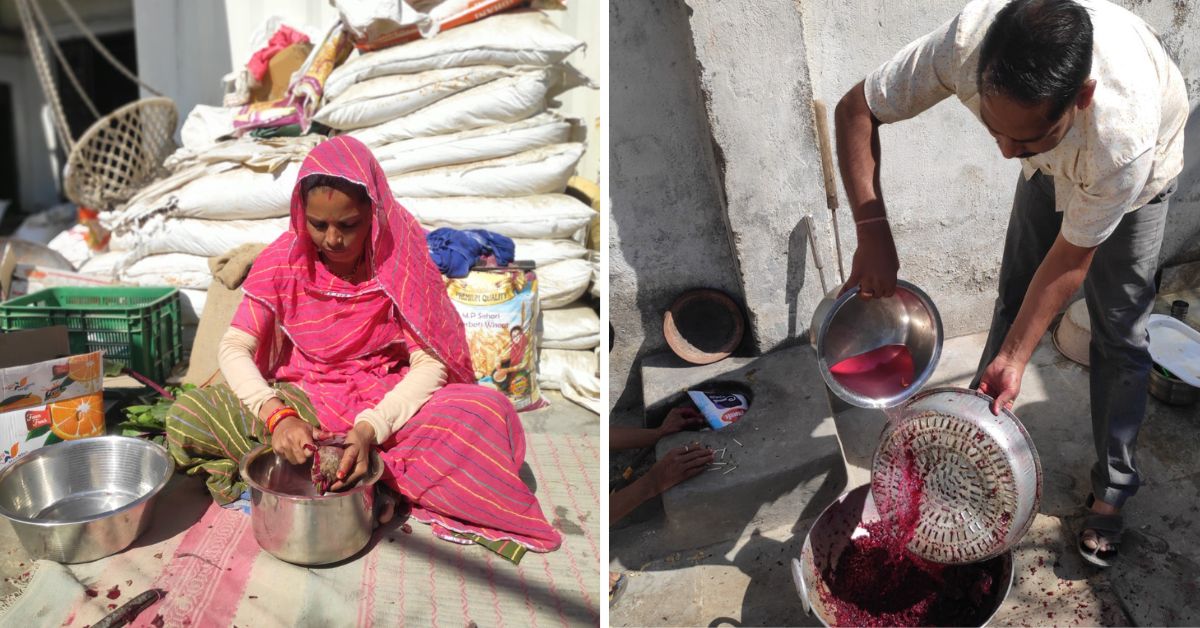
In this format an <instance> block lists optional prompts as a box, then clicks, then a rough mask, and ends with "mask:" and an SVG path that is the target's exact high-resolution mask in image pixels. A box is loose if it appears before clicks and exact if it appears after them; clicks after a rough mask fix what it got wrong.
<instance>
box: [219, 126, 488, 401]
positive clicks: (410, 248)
mask: <svg viewBox="0 0 1200 628" xmlns="http://www.w3.org/2000/svg"><path fill="white" fill-rule="evenodd" d="M311 175H331V176H334V177H338V178H341V179H345V180H347V181H351V182H353V183H357V184H359V185H361V186H363V187H364V188H365V189H366V190H367V194H368V196H370V198H371V207H372V220H371V237H370V240H369V241H368V242H367V246H366V248H365V251H364V255H366V256H367V258H366V262H367V264H368V266H369V268H370V269H371V271H372V279H371V280H370V281H367V282H365V283H362V284H359V285H353V284H350V283H348V282H345V281H343V280H341V279H339V278H337V277H335V276H334V275H333V274H332V273H330V272H328V271H327V270H325V268H324V267H323V264H322V263H321V262H320V259H319V257H318V254H317V249H316V246H315V245H314V244H313V241H312V238H311V237H309V235H308V230H307V227H306V218H305V215H304V200H305V199H304V198H303V193H302V191H301V187H302V186H301V182H303V181H304V179H305V177H308V176H311ZM242 289H243V290H244V291H245V293H246V296H247V297H249V298H251V299H254V300H255V301H258V302H259V303H261V304H263V305H265V306H266V307H267V308H269V309H270V310H271V311H272V312H273V313H274V315H275V321H276V322H277V323H278V325H279V327H280V328H281V329H282V330H283V332H284V334H285V335H286V338H287V340H288V341H290V343H291V345H292V348H293V349H294V350H298V351H300V352H301V353H303V354H304V355H305V357H307V358H308V360H311V361H313V362H317V363H321V364H325V365H331V366H334V365H337V364H339V363H342V362H345V361H349V360H356V359H359V358H363V357H365V356H370V355H373V354H378V353H381V352H383V351H384V350H385V349H387V348H388V347H389V346H390V345H393V344H395V343H397V342H403V340H404V337H405V333H404V332H405V331H407V332H408V335H409V336H410V337H411V338H414V339H415V340H416V341H417V342H418V343H420V344H421V345H422V346H421V347H420V348H423V349H425V350H426V352H429V353H431V354H432V355H434V356H435V357H436V358H438V360H439V361H441V362H442V363H443V364H444V365H446V371H447V376H448V380H449V383H455V382H458V383H473V382H474V381H475V380H474V377H473V375H474V372H473V370H472V367H471V357H470V350H469V349H468V347H467V338H466V332H465V330H464V328H463V324H462V319H461V318H460V317H459V315H458V312H457V311H456V310H455V309H454V305H453V304H452V303H451V302H450V298H449V297H448V296H447V295H446V288H445V283H444V281H443V280H442V276H441V273H439V272H438V270H437V268H436V267H435V266H434V264H433V260H431V259H430V257H429V249H428V246H427V245H426V243H425V234H424V232H423V231H422V230H421V227H420V225H418V224H417V221H416V219H415V218H413V216H412V214H409V213H408V211H407V210H405V209H404V208H403V207H401V206H400V204H399V203H397V202H396V199H395V198H393V197H392V191H391V188H390V187H389V186H388V182H387V177H386V176H385V175H384V173H383V169H382V168H380V166H379V162H378V161H377V160H376V159H375V156H374V155H372V154H371V151H370V150H369V149H367V147H366V146H364V145H363V144H362V142H360V141H358V140H356V139H354V138H352V137H348V136H344V135H343V136H339V137H335V138H333V139H330V140H328V141H326V142H323V143H322V144H320V145H318V146H317V147H316V148H314V149H313V150H312V152H310V153H309V154H308V157H306V158H305V160H304V163H303V164H302V165H301V167H300V174H299V176H298V177H297V178H296V187H295V189H294V190H293V192H292V220H291V231H289V232H288V233H285V234H283V235H281V236H279V238H278V239H276V240H275V241H274V242H272V243H271V245H270V246H268V247H267V248H266V249H265V250H264V251H263V252H262V254H260V255H259V256H258V259H257V260H255V262H254V266H253V267H252V268H251V270H250V274H249V276H247V277H246V281H245V282H244V283H243V284H242ZM397 315H398V318H397ZM318 330H319V332H320V333H314V332H317V331H318ZM267 344H269V343H261V344H260V354H259V356H258V357H259V362H260V365H265V360H264V359H263V356H264V355H265V354H264V353H263V352H262V351H261V350H263V349H266V350H267V351H268V353H269V349H270V348H269V347H267V346H265V345H267ZM273 370H274V369H271V371H273ZM266 374H267V375H271V373H270V372H268V373H266Z"/></svg>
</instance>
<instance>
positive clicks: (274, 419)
mask: <svg viewBox="0 0 1200 628" xmlns="http://www.w3.org/2000/svg"><path fill="white" fill-rule="evenodd" d="M293 416H294V417H296V418H300V413H299V412H296V410H295V409H294V408H289V407H287V406H284V407H282V408H280V409H278V410H276V411H274V412H272V413H271V416H269V417H267V432H268V433H270V434H274V433H275V428H277V427H279V424H280V423H282V422H283V420H284V419H286V418H288V417H293Z"/></svg>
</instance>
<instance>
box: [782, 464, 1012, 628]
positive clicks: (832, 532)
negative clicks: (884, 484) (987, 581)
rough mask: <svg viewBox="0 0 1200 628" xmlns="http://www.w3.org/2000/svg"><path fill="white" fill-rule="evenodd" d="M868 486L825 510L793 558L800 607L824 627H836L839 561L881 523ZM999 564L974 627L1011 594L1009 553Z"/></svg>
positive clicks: (991, 616)
mask: <svg viewBox="0 0 1200 628" xmlns="http://www.w3.org/2000/svg"><path fill="white" fill-rule="evenodd" d="M870 488H871V487H870V486H869V485H867V484H863V485H862V486H859V487H858V488H855V489H852V490H850V491H849V492H847V493H844V494H843V495H842V496H841V497H839V498H838V499H837V500H836V501H834V502H833V503H832V504H830V505H829V506H827V507H826V508H825V510H824V511H822V512H821V515H820V516H819V517H817V520H816V521H815V522H814V523H813V525H812V527H811V528H809V531H808V534H807V535H805V537H804V546H803V547H802V548H801V550H800V557H799V559H796V558H793V559H792V561H791V567H792V583H793V584H794V585H795V587H796V593H797V595H799V596H800V603H801V605H802V606H803V608H804V612H805V614H807V615H816V617H817V619H818V620H819V621H820V622H821V624H822V625H825V626H836V625H837V616H836V614H835V613H834V610H833V609H832V608H830V605H829V604H828V600H830V599H831V595H832V594H831V593H830V586H829V582H830V578H832V577H833V576H834V575H836V568H837V564H838V559H839V558H841V555H842V552H843V551H845V549H846V548H847V547H848V546H849V545H850V541H851V539H853V538H857V537H858V536H860V535H863V534H868V530H867V529H866V526H867V525H868V524H870V523H873V522H876V521H879V520H880V515H879V512H878V511H877V510H876V507H875V502H874V501H873V500H872V498H871V491H870ZM990 560H992V561H998V564H995V565H994V566H995V568H996V569H997V570H998V572H999V573H1000V577H999V579H998V581H997V582H996V588H995V591H994V593H993V594H992V596H991V597H990V598H989V600H988V601H989V604H987V605H986V606H985V610H984V611H983V612H981V613H980V617H979V619H980V621H979V622H978V624H977V625H979V626H985V625H987V624H988V622H990V621H992V620H993V619H994V618H995V617H996V613H997V612H998V611H999V610H1000V606H1001V605H1002V604H1003V603H1004V600H1005V599H1006V598H1007V597H1008V594H1009V593H1010V592H1011V591H1012V585H1013V557H1012V552H1011V551H1008V552H1004V553H1003V554H1001V555H999V556H996V557H994V558H991V559H990Z"/></svg>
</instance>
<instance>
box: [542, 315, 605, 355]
mask: <svg viewBox="0 0 1200 628" xmlns="http://www.w3.org/2000/svg"><path fill="white" fill-rule="evenodd" d="M598 346H600V316H599V315H598V314H596V310H593V309H592V308H591V307H588V306H586V305H572V306H571V307H565V308H562V309H558V310H546V311H545V312H542V347H543V348H546V349H573V350H581V349H595V348H596V347H598Z"/></svg>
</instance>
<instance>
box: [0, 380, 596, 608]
mask: <svg viewBox="0 0 1200 628" xmlns="http://www.w3.org/2000/svg"><path fill="white" fill-rule="evenodd" d="M128 387H136V382H133V380H131V379H129V378H110V379H109V380H106V381H105V389H106V390H112V391H116V390H118V389H122V388H128ZM543 392H544V396H545V397H546V399H547V400H549V401H550V405H549V406H548V407H546V408H542V409H540V410H534V411H532V412H524V413H522V414H521V415H520V416H521V422H522V425H523V426H524V427H525V431H526V432H527V433H531V434H573V435H590V436H593V437H595V438H599V434H600V417H599V416H598V415H596V414H595V413H593V412H591V411H590V410H587V409H586V408H583V407H582V406H579V405H577V404H575V403H574V402H572V401H570V400H569V399H567V398H565V397H563V396H562V395H561V394H560V393H559V392H558V391H554V390H547V391H543ZM110 416H111V415H110ZM29 566H30V561H29V559H28V557H27V556H26V554H25V550H24V549H23V548H22V547H21V544H20V542H19V541H18V539H17V537H16V534H15V533H14V532H13V529H12V526H10V525H9V524H8V523H7V522H4V523H0V599H3V598H4V597H6V596H8V595H10V594H12V593H14V592H16V591H17V590H18V588H19V583H20V582H21V580H22V577H23V576H24V575H25V574H26V572H27V571H28V570H29Z"/></svg>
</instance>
